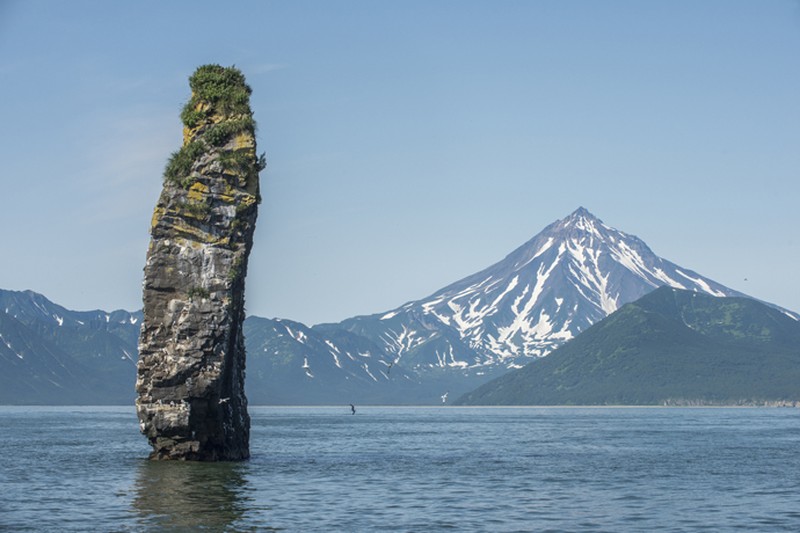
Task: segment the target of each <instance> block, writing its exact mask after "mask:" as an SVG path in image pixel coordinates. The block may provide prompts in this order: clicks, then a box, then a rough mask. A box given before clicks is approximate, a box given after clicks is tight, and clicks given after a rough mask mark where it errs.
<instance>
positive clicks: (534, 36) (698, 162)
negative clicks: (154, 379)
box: [0, 0, 800, 324]
mask: <svg viewBox="0 0 800 533" xmlns="http://www.w3.org/2000/svg"><path fill="white" fill-rule="evenodd" d="M206 63H219V64H222V65H236V66H237V67H239V68H240V69H242V71H243V72H244V73H245V75H246V77H247V79H248V82H249V83H250V85H251V86H252V88H253V97H252V101H251V104H252V107H253V109H254V112H255V118H256V120H257V121H258V123H259V133H258V143H259V150H260V151H261V150H263V151H265V152H266V153H267V158H268V163H269V167H268V168H267V170H266V171H265V172H263V173H262V193H263V196H264V202H263V203H262V205H261V211H260V214H259V220H258V227H257V230H256V238H255V247H254V251H253V255H252V256H251V260H250V269H249V276H248V280H247V309H248V312H249V313H251V314H257V315H261V316H268V317H273V316H278V317H284V318H291V319H295V320H300V321H303V322H306V323H311V324H313V323H317V322H322V321H335V320H340V319H343V318H346V317H348V316H352V315H355V314H367V313H374V312H380V311H384V310H387V309H390V308H393V307H395V306H398V305H400V304H402V303H404V302H406V301H408V300H412V299H417V298H421V297H424V296H426V295H428V294H430V293H431V292H433V291H435V290H437V289H439V288H441V287H442V286H444V285H446V284H448V283H450V282H453V281H455V280H457V279H459V278H461V277H463V276H465V275H468V274H471V273H473V272H475V271H477V270H479V269H482V268H484V267H486V266H488V265H490V264H492V263H494V262H496V261H498V260H500V259H502V258H503V257H504V256H505V255H506V254H507V253H509V252H510V251H511V250H513V249H514V248H515V247H517V246H518V245H520V244H522V243H523V242H525V241H526V240H527V239H529V238H530V237H532V236H533V235H534V234H536V233H538V232H539V231H540V230H541V229H543V228H544V227H545V226H546V225H547V224H549V223H550V222H552V221H554V220H556V219H559V218H562V217H564V216H566V215H568V214H569V213H570V212H572V211H573V210H574V209H575V208H577V207H578V206H585V207H586V208H587V209H589V210H590V211H591V212H593V213H594V214H595V215H597V216H598V217H600V218H601V219H603V220H604V221H605V222H606V223H607V224H609V225H611V226H613V227H616V228H618V229H620V230H623V231H626V232H628V233H632V234H635V235H637V236H639V237H641V238H642V239H644V240H645V242H647V243H648V244H649V245H650V247H651V248H652V249H653V250H654V251H655V252H656V253H657V254H659V255H661V256H662V257H665V258H667V259H669V260H671V261H674V262H676V263H678V264H679V265H682V266H684V267H687V268H691V269H693V270H696V271H697V272H700V273H701V274H703V275H706V276H708V277H711V278H712V279H715V280H717V281H719V282H721V283H724V284H726V285H728V286H730V287H732V288H734V289H738V290H741V291H743V292H746V293H748V294H751V295H752V296H754V297H757V298H760V299H763V300H767V301H770V302H774V303H776V304H779V305H782V306H785V307H788V308H790V309H793V310H795V311H798V310H800V275H799V271H798V265H800V236H799V235H798V232H799V230H800V223H799V221H800V217H799V216H798V215H800V179H798V178H800V176H799V175H798V174H800V172H798V171H799V170H800V68H799V67H800V4H798V2H796V1H789V0H750V1H736V0H719V1H716V0H701V1H695V0H691V1H688V0H687V1H681V0H677V1H676V0H669V1H646V2H645V1H569V0H567V1H563V0H557V1H556V0H554V1H526V2H523V1H502V0H501V1H489V0H486V1H464V0H457V1H445V0H443V1H410V0H402V1H381V2H376V1H366V0H365V1H340V2H337V1H327V0H326V1H315V2H308V1H296V0H293V1H289V0H286V1H281V2H267V1H259V2H229V3H222V2H218V1H215V2H197V1H192V2H188V1H186V2H177V1H174V2H173V1H170V2H163V1H157V2H151V1H143V2H142V1H137V2H108V1H80V0H71V1H69V2H64V1H57V0H51V1H37V0H25V1H8V0H0V120H1V121H2V122H1V123H0V124H2V125H1V126H0V127H2V132H3V133H2V137H1V138H0V179H1V180H2V181H1V182H0V183H2V198H3V202H2V204H3V205H2V209H0V228H2V229H1V230H0V231H2V234H1V235H2V250H3V254H2V261H0V288H4V289H33V290H36V291H38V292H42V293H44V294H45V295H47V296H48V297H49V298H51V299H52V300H54V301H56V302H57V303H60V304H62V305H64V306H66V307H69V308H72V309H94V308H103V309H109V310H110V309H115V308H126V309H138V308H139V307H140V306H141V279H142V267H143V265H144V260H145V253H146V249H147V243H148V240H149V235H148V229H149V223H150V216H151V213H152V209H153V206H154V205H155V201H156V199H157V196H158V193H159V191H160V188H161V175H162V170H163V167H164V163H165V161H166V159H167V157H168V155H169V154H170V153H171V152H172V151H174V150H175V149H177V148H178V147H179V145H180V142H181V125H180V121H179V117H178V114H179V112H180V108H181V106H182V104H183V103H184V102H185V101H186V99H187V98H188V96H189V89H188V83H187V78H188V76H189V75H190V74H191V73H192V72H193V71H194V69H195V68H196V67H197V66H199V65H201V64H206ZM745 278H747V281H745Z"/></svg>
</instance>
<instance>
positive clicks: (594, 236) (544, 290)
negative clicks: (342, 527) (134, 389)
mask: <svg viewBox="0 0 800 533" xmlns="http://www.w3.org/2000/svg"><path fill="white" fill-rule="evenodd" d="M661 285H670V286H673V287H675V288H679V289H683V290H687V289H688V290H693V291H697V292H698V293H708V294H712V295H716V296H722V295H724V296H733V297H747V298H749V296H746V295H743V294H742V293H740V292H738V291H734V290H732V289H729V288H727V287H725V286H723V285H721V284H719V283H717V282H715V281H713V280H711V279H710V278H706V277H704V276H702V275H700V274H698V273H696V272H694V271H693V270H690V269H687V268H684V267H681V266H678V265H676V264H674V263H672V262H670V261H668V260H666V259H663V258H661V257H659V256H657V255H656V254H655V253H654V252H652V250H651V249H650V248H649V247H648V246H647V244H646V243H644V241H642V240H641V239H639V238H638V237H636V236H633V235H630V234H627V233H624V232H622V231H619V230H616V229H614V228H612V227H610V226H607V225H606V224H604V223H603V222H602V220H600V219H599V218H597V217H595V216H594V215H592V214H591V213H590V212H589V211H588V210H586V209H585V208H583V207H581V208H578V209H577V210H575V211H574V212H573V213H571V214H570V215H568V216H567V217H565V218H563V219H560V220H557V221H555V222H553V223H551V224H549V225H548V226H547V227H545V228H544V229H543V230H542V231H541V232H539V233H538V234H536V235H535V236H534V237H533V238H531V239H529V240H528V241H526V242H525V243H524V244H523V245H521V246H519V247H517V248H516V249H515V250H513V251H512V252H511V253H509V254H507V255H506V257H505V258H503V259H502V260H500V261H498V262H496V263H494V264H493V265H490V266H489V267H487V268H485V269H482V270H480V271H479V272H476V273H475V274H472V275H470V276H466V277H465V278H462V279H461V280H458V281H456V282H454V283H451V284H448V285H447V286H445V287H444V288H442V289H440V290H438V291H435V292H433V293H432V294H430V295H429V296H426V297H424V298H421V299H419V300H412V301H408V302H406V303H405V304H403V305H401V306H398V307H395V308H393V309H391V310H388V311H385V312H382V313H373V314H370V315H358V316H355V317H352V318H348V319H345V320H343V321H341V322H339V323H324V324H317V325H314V326H307V325H305V324H302V323H300V322H295V321H291V320H285V319H269V318H263V317H252V316H251V317H248V318H247V320H246V321H245V324H244V328H245V343H246V347H247V353H248V354H249V356H248V362H247V373H248V382H247V383H248V385H247V386H248V392H247V395H248V398H250V399H251V401H252V402H254V403H280V404H291V403H301V404H302V403H315V404H321V403H352V402H358V403H390V404H391V403H398V404H412V403H422V404H437V403H438V404H440V403H442V402H443V401H445V402H449V401H452V400H453V399H454V398H455V397H457V396H459V395H461V394H463V393H466V392H468V391H470V390H472V389H474V388H476V387H478V386H480V385H481V384H483V383H485V382H487V381H489V380H491V379H493V378H495V377H498V376H500V375H502V374H504V373H505V372H507V371H508V370H510V369H515V368H521V367H523V366H525V365H526V364H527V363H529V362H530V361H533V360H535V359H537V358H540V357H543V356H545V355H547V354H548V353H550V352H551V351H552V350H554V349H556V348H558V347H559V346H560V345H563V344H564V343H565V342H567V341H569V340H571V339H574V338H575V337H577V336H578V335H580V334H581V333H582V332H583V331H585V330H586V329H588V328H589V327H591V326H592V325H593V324H595V323H597V322H599V321H600V320H602V319H603V318H605V317H606V316H608V314H609V313H611V312H612V311H616V310H618V309H619V308H620V307H622V306H623V305H624V304H626V303H630V302H632V301H635V300H637V299H639V298H641V297H642V296H644V295H646V294H648V293H649V292H651V291H652V290H654V289H655V288H657V287H659V286H661ZM7 294H9V293H8V292H6V295H7ZM17 294H21V293H17ZM33 294H35V293H31V294H29V295H28V296H26V297H24V298H21V300H20V301H22V300H24V301H25V302H26V304H25V305H24V306H22V307H25V306H30V307H31V309H29V310H27V311H25V313H23V314H24V316H26V317H28V319H30V320H33V319H34V318H35V317H39V318H41V320H42V322H43V324H44V325H38V326H37V327H39V328H44V330H43V332H44V334H45V336H46V337H48V336H49V337H54V336H56V335H57V333H58V331H59V330H58V328H59V326H58V323H59V321H61V322H63V323H64V325H65V326H69V327H73V326H74V327H78V326H81V324H79V322H83V324H82V326H84V327H86V325H87V323H89V324H93V325H95V326H96V328H95V329H96V330H100V331H101V332H98V331H94V332H93V333H90V332H89V331H88V330H85V329H84V330H82V331H83V333H82V334H83V335H84V336H85V338H86V339H90V340H92V342H95V341H97V342H98V343H99V340H100V339H106V340H107V341H108V342H109V343H110V344H109V345H108V352H109V353H113V354H115V355H114V357H119V358H120V359H119V361H120V362H122V359H121V358H122V357H123V356H124V353H123V352H122V351H121V350H122V349H123V348H124V349H126V350H127V353H128V354H129V356H130V357H132V359H129V360H133V361H135V349H136V342H135V339H136V336H137V335H138V325H137V323H136V320H140V318H141V313H140V312H139V313H138V314H137V313H128V312H126V311H116V312H114V313H111V314H109V313H105V312H102V311H92V312H75V313H89V314H84V315H80V316H79V317H78V316H75V315H72V314H69V313H67V311H68V310H65V309H64V308H63V307H60V306H55V305H56V304H53V307H48V306H47V305H46V303H45V300H46V298H44V297H43V296H42V297H41V298H42V299H43V300H42V299H38V300H37V299H36V297H34V296H32V295H33ZM4 301H6V302H7V301H9V300H8V298H6V299H5V300H4V299H3V297H2V291H0V312H2V311H3V310H4V309H7V310H6V312H8V305H12V307H13V305H15V304H13V303H12V304H8V303H6V304H3V302H4ZM4 305H5V307H4ZM770 305H771V304H770ZM772 307H774V308H776V309H779V310H780V311H781V312H782V313H784V314H785V315H787V316H789V317H791V318H793V319H795V320H797V319H798V318H800V317H798V315H797V314H796V313H793V312H791V311H788V310H785V309H781V308H779V307H777V306H772ZM42 309H44V311H43V310H42ZM12 311H13V310H12ZM14 312H15V313H16V314H20V313H21V312H20V311H14ZM115 313H118V314H115ZM112 317H113V318H112ZM126 321H127V324H125V323H126ZM104 324H105V325H104ZM109 324H110V325H109ZM123 326H124V327H123ZM104 328H106V329H108V328H112V329H113V328H116V329H114V331H112V332H110V333H111V334H113V335H116V336H117V337H119V338H122V339H123V341H122V343H121V344H120V345H115V344H114V343H113V342H111V340H110V339H108V338H107V336H106V333H109V332H108V331H106V333H102V331H104ZM60 331H61V333H65V332H69V331H71V330H70V329H69V328H67V329H61V330H60ZM81 338H83V337H80V336H75V335H73V334H71V335H67V336H66V337H65V338H63V339H61V340H59V343H60V346H61V347H62V348H64V349H65V350H66V351H67V352H69V351H70V350H72V351H74V350H76V349H77V348H78V347H79V346H80V342H85V341H79V340H78V339H81ZM69 339H71V340H69ZM131 339H132V340H131ZM98 345H99V344H98ZM131 347H132V349H133V351H132V350H131ZM0 348H2V345H0ZM100 351H102V349H100ZM114 357H111V358H109V361H113V360H114ZM112 366H113V365H112ZM117 366H119V365H118V364H117ZM118 370H119V369H118ZM443 398H444V400H443Z"/></svg>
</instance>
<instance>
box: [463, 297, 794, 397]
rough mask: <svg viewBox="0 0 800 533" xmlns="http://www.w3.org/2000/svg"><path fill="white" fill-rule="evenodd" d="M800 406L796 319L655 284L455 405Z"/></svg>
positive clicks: (745, 303) (746, 303) (733, 300)
mask: <svg viewBox="0 0 800 533" xmlns="http://www.w3.org/2000/svg"><path fill="white" fill-rule="evenodd" d="M796 400H800V322H798V321H796V320H794V319H793V318H790V317H789V316H787V315H786V314H784V313H782V312H780V311H778V310H776V309H773V308H771V307H768V306H766V305H764V304H761V303H759V302H757V301H755V300H750V299H745V298H715V297H713V296H708V295H705V294H700V293H695V292H690V291H682V290H676V289H671V288H668V287H662V288H660V289H657V290H655V291H653V292H652V293H650V294H648V295H646V296H644V297H643V298H641V299H640V300H637V301H636V302H634V303H631V304H628V305H625V306H623V307H622V308H621V309H619V310H618V311H617V312H615V313H613V314H612V315H610V316H609V317H607V318H606V319H604V320H602V321H600V322H598V323H597V324H595V325H594V326H592V327H591V328H589V329H587V330H586V331H585V332H583V333H582V334H581V335H579V336H578V337H576V338H575V339H573V340H572V341H570V342H568V343H567V344H565V345H564V346H562V347H561V348H559V349H557V350H555V351H554V352H552V353H551V354H550V355H549V356H547V357H545V358H543V359H540V360H537V361H534V362H533V363H530V364H529V365H527V366H525V367H524V368H522V369H519V370H517V371H514V372H510V373H509V374H506V375H504V376H502V377H500V378H497V379H495V380H493V381H490V382H488V383H486V384H485V385H483V386H481V387H479V388H478V389H476V390H475V391H473V392H471V393H468V394H466V395H464V396H462V397H461V398H460V399H459V400H458V401H457V403H459V404H463V405H615V404H618V405H660V404H664V403H678V404H684V403H708V404H739V403H761V402H780V401H796Z"/></svg>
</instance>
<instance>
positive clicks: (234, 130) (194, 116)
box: [136, 65, 265, 461]
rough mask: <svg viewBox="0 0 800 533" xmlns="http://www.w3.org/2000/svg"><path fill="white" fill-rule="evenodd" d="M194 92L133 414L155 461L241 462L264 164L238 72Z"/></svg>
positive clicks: (169, 176)
mask: <svg viewBox="0 0 800 533" xmlns="http://www.w3.org/2000/svg"><path fill="white" fill-rule="evenodd" d="M189 83H190V86H191V89H192V97H191V99H190V100H189V102H188V103H187V104H186V106H185V107H184V109H183V112H182V114H181V118H182V120H183V123H184V130H183V146H182V147H181V149H180V150H178V151H177V152H175V153H174V154H173V155H172V157H171V158H170V160H169V163H168V164H167V167H166V170H165V176H164V188H163V191H162V193H161V196H160V198H159V200H158V203H157V205H156V208H155V211H154V213H153V220H152V227H151V237H152V238H151V241H150V247H149V249H148V252H147V263H146V265H145V268H144V291H143V292H144V295H143V299H144V320H143V324H142V329H141V334H140V338H139V362H138V375H137V381H136V392H137V394H138V397H137V400H136V409H137V414H138V416H139V421H140V428H141V430H142V432H143V433H144V434H145V435H146V436H147V438H148V439H149V441H150V444H151V445H152V446H153V452H152V454H151V458H152V459H186V460H203V461H217V460H240V459H246V458H247V457H248V456H249V432H250V418H249V416H248V414H247V399H246V398H245V394H244V377H245V348H244V336H243V334H242V322H243V320H244V282H245V274H246V272H247V259H248V256H249V254H250V249H251V246H252V242H253V231H254V229H255V222H256V215H257V206H258V203H259V201H260V197H259V183H258V173H259V172H260V171H261V170H262V169H263V168H264V166H265V165H264V156H263V155H262V156H260V157H259V156H257V155H256V142H255V133H254V132H255V122H254V121H253V116H252V112H251V110H250V103H249V100H250V92H251V90H250V87H248V86H247V84H246V83H245V79H244V76H243V75H242V73H241V72H239V71H238V70H237V69H235V68H223V67H220V66H218V65H206V66H203V67H200V68H199V69H197V71H196V72H195V73H194V74H193V75H192V76H191V78H190V79H189Z"/></svg>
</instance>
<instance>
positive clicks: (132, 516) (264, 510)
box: [0, 406, 800, 532]
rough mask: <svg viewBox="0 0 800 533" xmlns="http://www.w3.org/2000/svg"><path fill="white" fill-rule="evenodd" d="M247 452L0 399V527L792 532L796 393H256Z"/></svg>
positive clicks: (799, 471) (799, 449)
mask: <svg viewBox="0 0 800 533" xmlns="http://www.w3.org/2000/svg"><path fill="white" fill-rule="evenodd" d="M250 412H251V416H252V419H253V422H252V423H253V430H252V435H251V451H252V454H253V458H252V459H251V460H250V461H247V462H243V463H223V464H193V463H153V462H149V461H146V460H145V459H144V458H145V457H146V456H147V453H148V451H149V447H148V445H147V443H146V440H145V439H144V437H142V436H141V435H140V434H139V433H138V426H137V421H136V416H135V414H134V411H133V409H132V408H119V407H76V408H63V407H50V408H42V407H0V530H3V531H272V530H285V531H332V532H336V531H377V530H386V531H418V532H427V531H440V530H450V531H615V532H616V531H736V530H739V531H800V410H798V409H681V408H675V409H668V408H657V409H633V408H627V409H626V408H596V409H580V408H563V409H562V408H544V409H539V408H519V409H517V408H445V407H443V408H378V407H363V408H360V409H358V412H357V413H356V415H354V416H352V415H350V414H349V407H347V406H343V407H334V408H284V407H256V408H252V407H251V409H250Z"/></svg>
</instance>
